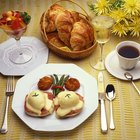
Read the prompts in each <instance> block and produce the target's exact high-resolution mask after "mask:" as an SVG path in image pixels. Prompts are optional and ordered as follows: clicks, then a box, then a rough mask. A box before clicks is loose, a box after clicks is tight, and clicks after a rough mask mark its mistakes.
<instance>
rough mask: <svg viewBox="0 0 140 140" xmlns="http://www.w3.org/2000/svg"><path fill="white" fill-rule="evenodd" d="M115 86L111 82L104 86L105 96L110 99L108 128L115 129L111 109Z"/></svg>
mask: <svg viewBox="0 0 140 140" xmlns="http://www.w3.org/2000/svg"><path fill="white" fill-rule="evenodd" d="M115 96H116V94H115V88H114V86H113V85H112V84H108V85H107V87H106V97H107V99H108V100H109V101H110V129H115V125H114V120H113V109H112V101H113V100H114V98H115Z"/></svg>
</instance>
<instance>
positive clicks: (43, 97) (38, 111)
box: [24, 90, 54, 117]
mask: <svg viewBox="0 0 140 140" xmlns="http://www.w3.org/2000/svg"><path fill="white" fill-rule="evenodd" d="M24 109H25V112H26V114H28V115H30V116H34V117H44V116H47V115H49V114H52V113H53V111H54V104H53V94H52V93H49V92H42V91H39V90H34V91H32V92H31V93H29V94H28V95H26V97H25V104H24Z"/></svg>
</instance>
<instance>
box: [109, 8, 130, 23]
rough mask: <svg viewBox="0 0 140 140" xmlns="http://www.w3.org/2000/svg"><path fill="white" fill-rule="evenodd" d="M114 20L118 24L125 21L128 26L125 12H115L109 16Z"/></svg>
mask: <svg viewBox="0 0 140 140" xmlns="http://www.w3.org/2000/svg"><path fill="white" fill-rule="evenodd" d="M109 15H110V16H111V17H112V18H113V19H115V21H116V22H120V21H124V22H125V23H126V24H128V22H127V20H126V12H124V11H123V10H121V9H119V10H113V11H111V12H110V14H109Z"/></svg>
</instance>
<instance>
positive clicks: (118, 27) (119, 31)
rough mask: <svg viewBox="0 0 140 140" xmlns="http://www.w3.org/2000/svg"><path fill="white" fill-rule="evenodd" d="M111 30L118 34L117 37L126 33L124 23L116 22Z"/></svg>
mask: <svg viewBox="0 0 140 140" xmlns="http://www.w3.org/2000/svg"><path fill="white" fill-rule="evenodd" d="M112 32H113V33H114V34H116V35H119V37H121V36H124V35H127V32H128V27H127V26H126V25H125V24H121V23H116V24H115V25H114V26H113V27H112Z"/></svg>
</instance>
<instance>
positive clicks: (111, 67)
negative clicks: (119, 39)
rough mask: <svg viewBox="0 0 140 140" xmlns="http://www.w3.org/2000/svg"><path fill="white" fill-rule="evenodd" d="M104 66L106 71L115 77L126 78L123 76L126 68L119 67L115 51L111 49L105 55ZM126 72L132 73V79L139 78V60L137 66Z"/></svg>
mask: <svg viewBox="0 0 140 140" xmlns="http://www.w3.org/2000/svg"><path fill="white" fill-rule="evenodd" d="M105 66H106V69H107V70H108V72H109V73H111V74H112V75H113V76H115V77H116V78H119V79H122V80H127V79H126V78H125V77H124V73H125V72H126V70H124V69H122V68H121V67H120V65H119V60H118V57H117V54H116V52H115V51H112V52H111V53H109V54H108V55H107V57H106V59H105ZM128 72H129V73H131V74H132V75H133V77H134V79H133V80H137V79H140V62H138V64H137V66H136V67H135V68H134V69H132V70H129V71H128Z"/></svg>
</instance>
